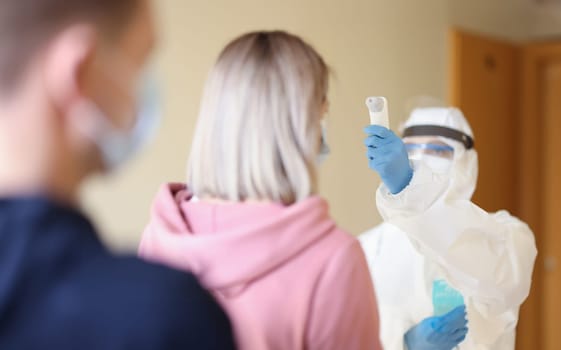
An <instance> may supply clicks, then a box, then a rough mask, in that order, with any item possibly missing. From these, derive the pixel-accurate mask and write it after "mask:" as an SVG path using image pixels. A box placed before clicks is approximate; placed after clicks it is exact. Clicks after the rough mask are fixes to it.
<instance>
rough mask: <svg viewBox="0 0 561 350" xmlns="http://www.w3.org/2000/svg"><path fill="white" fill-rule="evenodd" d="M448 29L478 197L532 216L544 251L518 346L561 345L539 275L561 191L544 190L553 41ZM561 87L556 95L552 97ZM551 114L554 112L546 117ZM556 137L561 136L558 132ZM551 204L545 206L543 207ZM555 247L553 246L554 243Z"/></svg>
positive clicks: (552, 106) (455, 100)
mask: <svg viewBox="0 0 561 350" xmlns="http://www.w3.org/2000/svg"><path fill="white" fill-rule="evenodd" d="M451 37H452V41H451V59H452V64H451V74H450V77H451V102H452V104H453V105H456V106H458V107H460V108H461V109H462V110H463V111H464V112H465V114H466V117H467V118H468V119H469V121H470V123H471V124H472V125H473V129H474V133H475V143H476V149H477V150H478V153H479V157H480V163H479V164H480V176H479V182H478V190H477V192H476V194H475V197H474V200H475V202H476V203H477V204H479V205H480V206H481V207H482V208H484V209H486V210H488V211H495V210H499V209H508V210H509V211H510V212H511V213H513V214H514V215H516V216H518V217H520V218H521V219H522V220H523V221H525V222H527V223H528V224H529V225H530V227H531V228H532V229H533V231H534V234H535V235H536V240H537V244H538V250H539V251H540V255H539V257H538V261H537V263H536V269H535V272H534V282H533V286H532V291H531V294H530V297H529V298H528V300H527V301H526V302H525V303H524V305H523V306H522V308H521V312H520V318H519V324H518V329H517V332H518V335H517V349H519V350H536V349H539V350H542V349H544V350H549V349H556V350H557V349H559V348H561V342H557V340H551V341H546V338H544V332H548V330H547V329H548V328H547V326H546V325H550V326H551V327H554V325H558V324H560V323H559V322H555V323H551V322H553V317H554V316H553V313H551V312H550V315H549V316H548V313H546V312H544V310H545V308H547V307H552V305H553V304H551V303H550V304H547V302H546V301H545V300H546V299H547V298H546V297H545V296H546V295H547V292H546V291H545V290H546V288H549V287H546V284H547V283H546V282H545V281H544V279H543V278H542V277H543V264H544V260H543V259H542V258H543V256H544V250H543V246H544V244H545V242H546V240H545V237H546V236H547V234H546V233H545V232H544V230H543V229H547V228H545V227H544V226H545V223H544V220H545V217H546V216H547V215H549V214H548V213H552V212H553V211H554V210H559V209H561V208H559V206H557V209H555V206H553V205H554V204H555V203H553V202H554V201H555V199H556V198H561V193H557V197H555V194H554V192H553V191H552V192H550V193H549V192H548V196H547V197H546V196H545V192H544V191H543V190H542V189H544V190H545V189H547V190H554V189H555V187H545V186H546V181H549V182H554V181H555V180H553V176H555V171H557V170H558V169H554V168H553V166H552V165H550V167H549V168H548V170H547V172H546V171H545V168H544V164H545V163H544V162H545V158H544V157H546V155H545V154H549V153H544V150H545V148H544V147H546V143H544V142H545V141H544V138H543V137H545V135H543V132H544V130H545V129H546V128H547V129H548V130H549V133H550V134H551V135H549V137H553V136H552V135H554V134H555V133H556V131H555V128H556V127H558V126H559V125H554V124H555V123H557V122H559V120H555V118H553V115H555V113H556V111H557V108H559V106H558V105H557V104H556V103H559V102H557V101H561V93H560V91H557V90H556V89H557V88H558V86H557V85H555V84H556V83H557V82H558V81H557V80H555V79H553V77H556V75H555V74H557V73H556V72H557V71H556V70H555V69H554V68H553V67H549V68H548V69H546V68H545V66H544V62H545V61H547V60H545V57H549V55H551V50H550V49H546V47H547V48H550V46H549V45H545V46H544V45H528V46H525V45H522V44H514V43H509V42H505V41H502V40H496V39H493V38H487V37H484V36H479V35H474V34H470V33H465V32H462V31H457V30H454V31H453V32H452V36H451ZM550 61H551V60H550ZM548 62H549V61H548ZM551 62H556V61H555V60H554V59H553V61H551ZM545 82H548V83H547V84H549V85H545ZM546 90H548V91H549V93H548V94H546V93H545V91H546ZM556 94H558V96H559V98H558V99H555V97H554V96H555V95H556ZM544 112H547V113H544ZM546 115H547V116H550V117H549V119H551V120H549V119H548V118H546ZM546 119H548V120H549V122H548V124H547V125H546V124H545V120H546ZM552 120H553V121H552ZM553 138H554V137H553ZM558 139H559V140H561V134H559V135H558ZM547 147H548V148H547V150H548V151H547V152H550V153H551V152H552V151H551V150H552V149H554V147H557V149H561V147H559V145H556V144H547ZM542 155H543V156H542ZM552 156H553V155H552ZM552 163H554V162H552ZM557 174H561V173H559V172H557ZM560 181H561V177H560ZM548 184H549V185H550V186H551V185H552V184H551V183H548ZM560 184H561V182H560ZM546 206H547V207H548V208H549V210H547V211H545V210H544V208H545V207H546ZM558 212H560V211H558ZM560 213H561V212H560ZM558 217H559V218H561V215H558ZM552 218H553V216H552ZM552 220H553V219H552ZM559 224H561V223H560V222H548V223H547V225H549V227H550V230H552V229H553V227H555V225H557V227H559V228H561V225H559ZM560 237H561V236H560ZM550 249H556V248H554V245H551V248H550ZM559 261H560V262H561V260H559ZM548 262H549V264H550V267H551V266H553V265H555V263H556V261H555V255H551V257H550V259H549V260H548ZM555 277H557V276H553V275H552V278H551V279H549V280H550V282H549V284H552V283H553V281H555ZM557 280H559V279H558V278H557ZM551 290H552V292H549V293H550V294H551V295H553V294H555V289H551ZM551 299H553V296H551ZM546 305H547V306H546ZM558 334H560V335H561V332H558ZM548 342H549V343H550V344H555V343H556V342H557V344H558V345H559V346H557V347H549V348H547V347H545V346H546V343H548Z"/></svg>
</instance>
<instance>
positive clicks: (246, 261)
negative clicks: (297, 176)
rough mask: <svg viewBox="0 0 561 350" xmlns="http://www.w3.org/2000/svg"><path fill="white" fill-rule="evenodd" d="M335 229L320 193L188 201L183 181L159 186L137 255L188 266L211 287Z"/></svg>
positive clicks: (270, 264)
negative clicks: (282, 198) (295, 199)
mask: <svg viewBox="0 0 561 350" xmlns="http://www.w3.org/2000/svg"><path fill="white" fill-rule="evenodd" d="M335 229H336V225H335V222H334V221H333V220H331V219H330V217H329V208H328V205H327V203H326V201H324V200H323V199H321V198H320V197H316V196H314V197H310V198H308V199H306V200H304V201H301V202H299V203H296V204H293V205H291V206H284V205H281V204H276V203H210V202H202V201H192V200H191V194H190V193H189V191H188V190H187V188H186V187H185V186H184V185H179V184H170V185H165V186H163V187H162V188H161V190H160V192H159V193H158V195H157V197H156V199H155V202H154V204H153V207H152V217H151V221H150V223H149V224H148V227H147V228H146V231H145V232H144V236H143V239H142V242H141V245H140V251H139V252H140V255H141V256H143V257H144V258H147V259H149V260H154V261H158V262H162V263H165V264H169V265H171V266H173V267H175V268H178V269H182V270H188V271H191V272H192V273H194V274H195V275H197V276H198V278H199V279H200V280H201V282H202V284H203V285H204V286H206V287H207V288H210V289H213V290H224V289H230V288H243V287H244V286H245V285H246V284H248V283H250V282H252V281H254V280H256V279H259V278H260V277H261V276H264V275H266V274H267V273H269V272H270V271H272V270H274V269H275V268H277V267H278V266H280V265H282V264H284V263H286V262H287V261H289V260H291V259H292V258H294V257H295V256H297V255H298V254H300V253H301V252H302V251H304V250H306V248H307V247H309V246H310V245H312V244H314V243H315V242H317V241H318V240H321V239H322V238H324V237H325V236H327V235H328V234H329V233H331V232H333V231H334V230H335Z"/></svg>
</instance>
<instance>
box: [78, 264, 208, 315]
mask: <svg viewBox="0 0 561 350" xmlns="http://www.w3.org/2000/svg"><path fill="white" fill-rule="evenodd" d="M81 270H82V271H80V272H79V273H80V276H83V278H82V280H84V279H85V280H86V283H88V280H90V279H92V280H93V281H92V282H93V283H96V284H97V285H98V286H103V287H102V288H103V289H105V290H107V293H112V294H113V295H114V298H119V297H122V298H127V299H128V300H129V301H130V300H134V299H138V301H139V302H141V301H142V302H145V300H141V299H148V300H153V299H160V300H161V302H165V301H169V300H173V299H178V300H174V302H176V303H179V305H177V306H180V305H181V304H183V303H184V302H185V301H186V300H187V301H188V300H192V299H199V300H200V301H203V300H207V301H208V302H210V301H213V299H212V298H211V297H210V295H209V294H208V292H206V291H205V290H204V289H203V288H202V286H201V285H200V284H199V282H198V281H197V279H196V277H195V276H193V275H192V274H190V273H186V272H180V271H176V270H173V269H170V268H168V267H164V266H162V265H157V264H152V263H148V262H145V261H143V260H141V259H139V258H137V257H135V256H130V255H122V256H118V255H111V254H107V255H104V256H100V257H97V258H96V259H92V261H89V262H86V263H85V264H83V266H82V268H81Z"/></svg>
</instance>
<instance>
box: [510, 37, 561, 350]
mask: <svg viewBox="0 0 561 350" xmlns="http://www.w3.org/2000/svg"><path fill="white" fill-rule="evenodd" d="M523 52H524V55H523V64H522V73H523V80H522V82H521V83H522V84H521V91H522V95H521V96H522V98H521V110H522V118H521V128H520V133H519V137H520V140H521V144H522V145H523V146H524V147H523V148H522V149H521V162H520V168H519V174H520V176H521V177H522V178H523V179H524V181H522V182H521V188H520V190H521V193H520V209H521V212H522V215H523V216H524V217H525V218H526V220H527V222H528V223H529V224H530V225H531V226H532V227H533V228H534V231H535V233H536V238H537V243H538V250H539V256H538V261H537V263H536V271H535V273H534V288H533V291H532V297H531V300H530V303H529V305H528V306H531V310H528V312H529V317H532V318H533V320H534V322H535V323H534V324H533V329H529V331H530V332H531V334H532V336H533V339H529V340H528V341H527V344H525V347H524V349H543V350H554V349H555V350H557V349H559V348H561V331H560V330H559V325H560V324H561V299H560V298H561V270H560V268H561V266H559V264H560V263H561V235H560V230H561V157H560V152H561V43H541V44H533V45H527V46H526V47H524V50H523Z"/></svg>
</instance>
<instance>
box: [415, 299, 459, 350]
mask: <svg viewBox="0 0 561 350" xmlns="http://www.w3.org/2000/svg"><path fill="white" fill-rule="evenodd" d="M466 316H467V315H466V308H465V306H459V307H457V308H455V309H454V310H452V311H450V312H449V313H447V314H446V315H443V316H438V317H430V318H427V319H425V320H424V321H422V322H421V323H419V324H418V325H416V326H415V327H413V328H411V329H410V330H409V331H408V332H407V333H406V334H405V337H404V341H405V344H406V345H407V348H408V349H409V350H451V349H454V348H455V347H456V346H458V345H459V344H460V343H461V342H463V341H464V340H465V338H466V336H467V333H468V327H467V318H466Z"/></svg>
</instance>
